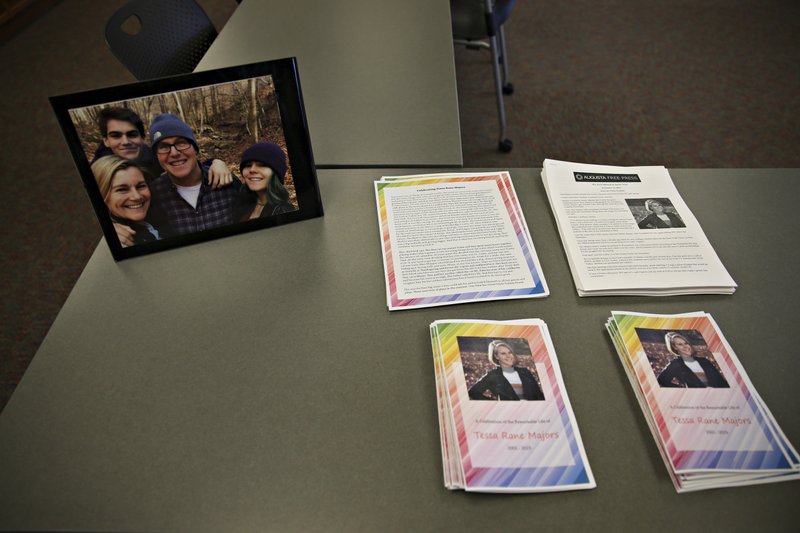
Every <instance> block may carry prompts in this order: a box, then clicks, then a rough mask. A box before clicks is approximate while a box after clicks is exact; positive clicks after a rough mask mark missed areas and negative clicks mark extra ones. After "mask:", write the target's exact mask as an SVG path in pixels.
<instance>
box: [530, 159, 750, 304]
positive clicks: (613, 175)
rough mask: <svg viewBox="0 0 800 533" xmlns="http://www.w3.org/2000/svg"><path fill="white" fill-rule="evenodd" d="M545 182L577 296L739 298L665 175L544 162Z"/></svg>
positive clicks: (662, 171) (654, 170) (663, 170)
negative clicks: (624, 295)
mask: <svg viewBox="0 0 800 533" xmlns="http://www.w3.org/2000/svg"><path fill="white" fill-rule="evenodd" d="M542 181H543V182H544V187H545V190H546V191H547V197H548V199H549V201H550V207H551V208H552V210H553V215H554V216H555V220H556V226H557V227H558V233H559V235H560V236H561V242H562V243H563V244H564V251H565V252H566V254H567V262H568V263H569V268H570V270H571V271H572V277H573V279H574V280H575V287H576V288H577V289H578V295H579V296H605V295H619V294H630V295H640V296H668V295H674V294H731V293H733V292H734V291H735V290H736V282H734V281H733V278H731V276H730V274H728V271H727V270H725V267H724V266H722V262H721V261H720V260H719V257H717V254H716V252H715V251H714V248H712V247H711V243H709V242H708V239H707V238H706V235H705V233H703V229H702V228H701V227H700V224H699V223H698V222H697V219H695V217H694V215H693V214H692V212H691V211H689V207H688V206H687V205H686V204H685V203H684V201H683V199H682V198H681V196H680V195H679V194H678V190H677V189H676V188H675V185H674V184H673V183H672V179H671V178H670V176H669V172H667V169H666V168H664V167H609V166H601V165H587V164H582V163H567V162H565V161H554V160H551V159H546V160H545V161H544V168H543V169H542Z"/></svg>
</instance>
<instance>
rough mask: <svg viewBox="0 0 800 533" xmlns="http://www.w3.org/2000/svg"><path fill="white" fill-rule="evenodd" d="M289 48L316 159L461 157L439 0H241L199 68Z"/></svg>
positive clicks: (370, 162)
mask: <svg viewBox="0 0 800 533" xmlns="http://www.w3.org/2000/svg"><path fill="white" fill-rule="evenodd" d="M292 56H294V57H297V63H298V70H299V73H300V84H301V86H302V90H303V97H304V100H305V108H306V114H307V116H308V125H309V132H310V135H311V143H312V146H313V150H314V158H315V160H316V163H317V165H321V166H327V167H330V166H338V167H355V166H362V167H386V166H404V167H409V166H458V165H461V164H462V159H461V133H460V130H459V118H458V97H457V94H456V78H455V66H454V60H453V43H452V34H451V29H450V4H449V3H448V2H447V1H446V0H435V1H432V0H406V1H404V2H396V1H387V0H377V1H371V2H365V1H363V0H336V1H335V2H332V1H327V2H322V1H319V0H292V1H290V2H251V1H248V2H243V3H242V4H241V5H240V6H239V7H238V8H237V9H236V11H235V12H234V14H233V15H232V16H231V18H230V19H229V20H228V22H227V23H226V25H225V27H224V28H223V29H222V31H221V32H220V34H219V36H218V37H217V39H216V41H214V44H213V45H212V46H211V48H210V49H209V50H208V52H207V53H206V55H205V56H204V57H203V59H202V61H201V62H200V64H199V65H198V66H197V70H198V71H199V70H210V69H214V68H220V67H227V66H232V65H241V64H246V63H254V62H257V61H264V60H269V59H279V58H282V57H292Z"/></svg>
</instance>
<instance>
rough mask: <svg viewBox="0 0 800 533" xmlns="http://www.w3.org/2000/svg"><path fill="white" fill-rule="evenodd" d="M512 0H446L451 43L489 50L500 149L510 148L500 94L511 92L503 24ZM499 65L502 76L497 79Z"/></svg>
mask: <svg viewBox="0 0 800 533" xmlns="http://www.w3.org/2000/svg"><path fill="white" fill-rule="evenodd" d="M515 1H516V0H450V17H451V19H452V22H453V42H454V43H456V44H462V45H465V46H466V47H467V48H472V49H476V50H480V49H481V48H485V49H488V50H489V51H491V53H492V66H493V69H494V82H495V90H496V92H497V112H498V115H499V117H500V142H499V143H498V148H499V150H500V151H501V152H504V153H507V152H510V151H511V148H512V147H513V146H514V144H513V143H512V142H511V140H510V139H508V138H507V137H506V112H505V105H504V104H503V95H504V94H512V93H513V92H514V85H513V84H512V83H511V82H509V81H508V59H507V52H506V37H505V32H504V31H503V24H504V23H505V21H506V19H508V17H509V15H511V9H512V8H513V7H514V2H515ZM500 65H502V66H503V77H502V80H501V78H500Z"/></svg>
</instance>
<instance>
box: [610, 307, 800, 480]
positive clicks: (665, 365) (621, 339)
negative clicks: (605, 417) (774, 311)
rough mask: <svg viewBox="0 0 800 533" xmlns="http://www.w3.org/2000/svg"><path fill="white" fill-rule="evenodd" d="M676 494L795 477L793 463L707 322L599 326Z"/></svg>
mask: <svg viewBox="0 0 800 533" xmlns="http://www.w3.org/2000/svg"><path fill="white" fill-rule="evenodd" d="M606 328H607V329H608V332H609V334H610V335H611V339H612V341H613V342H614V346H615V347H616V350H617V354H618V355H619V358H620V360H621V361H622V364H623V366H624V367H625V371H626V373H627V375H628V378H629V380H630V382H631V386H632V387H633V390H634V392H635V393H636V398H637V399H638V401H639V405H640V406H641V408H642V412H643V413H644V415H645V418H646V420H647V424H648V426H649V427H650V431H651V432H652V434H653V437H654V438H655V441H656V444H657V445H658V449H659V452H660V453H661V456H662V458H663V459H664V463H665V464H666V465H667V470H668V471H669V475H670V478H671V479H672V482H673V483H674V485H675V489H676V490H677V491H678V492H688V491H696V490H703V489H712V488H721V487H730V486H738V485H753V484H757V483H771V482H776V481H788V480H794V479H799V478H800V458H799V457H798V455H797V451H796V450H795V449H794V447H793V446H792V445H791V444H790V443H789V442H788V440H787V439H786V436H785V435H784V434H783V432H782V431H781V429H780V427H779V426H778V423H777V422H776V421H775V419H774V418H773V416H772V413H770V411H769V409H768V408H767V406H766V405H765V404H764V402H763V400H762V399H761V397H760V396H759V395H758V392H757V391H756V389H755V387H754V386H753V384H752V383H751V382H750V378H749V377H748V376H747V373H746V372H745V371H744V368H743V367H742V365H741V363H740V362H739V359H738V358H737V357H736V354H735V353H734V351H733V349H732V348H731V346H730V345H729V344H728V342H727V341H726V340H725V337H724V336H723V335H722V332H721V331H720V329H719V327H718V326H717V324H716V322H714V319H713V318H712V317H711V315H709V314H707V313H703V312H695V313H686V314H681V315H652V314H644V313H632V312H624V311H612V313H611V317H610V318H609V319H608V322H607V323H606Z"/></svg>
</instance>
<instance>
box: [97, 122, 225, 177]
mask: <svg viewBox="0 0 800 533" xmlns="http://www.w3.org/2000/svg"><path fill="white" fill-rule="evenodd" d="M97 126H98V128H99V129H100V135H101V136H102V137H103V140H102V142H101V143H100V146H98V148H97V150H95V153H94V157H93V159H92V161H91V164H94V162H95V161H97V160H98V159H100V158H101V157H105V156H107V155H112V154H113V155H118V156H119V157H124V158H125V159H128V160H130V161H133V162H135V163H137V164H138V165H139V166H140V167H141V168H142V169H143V170H144V171H145V172H146V173H145V178H147V179H150V178H154V177H156V176H159V175H160V174H161V173H162V172H163V171H162V170H161V166H160V165H159V164H158V159H156V157H155V155H154V154H153V152H152V150H151V149H150V147H149V146H147V143H146V142H145V137H144V123H143V122H142V119H141V118H140V117H139V115H138V114H136V112H134V111H133V110H132V109H129V108H127V107H105V108H103V109H101V110H100V112H99V113H98V115H97ZM207 164H208V165H209V169H208V175H209V179H210V181H211V187H212V188H215V189H216V188H218V187H227V186H228V185H230V184H232V183H233V174H232V173H231V170H230V169H229V168H228V165H226V164H225V162H224V161H222V160H221V159H209V160H208V161H207Z"/></svg>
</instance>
